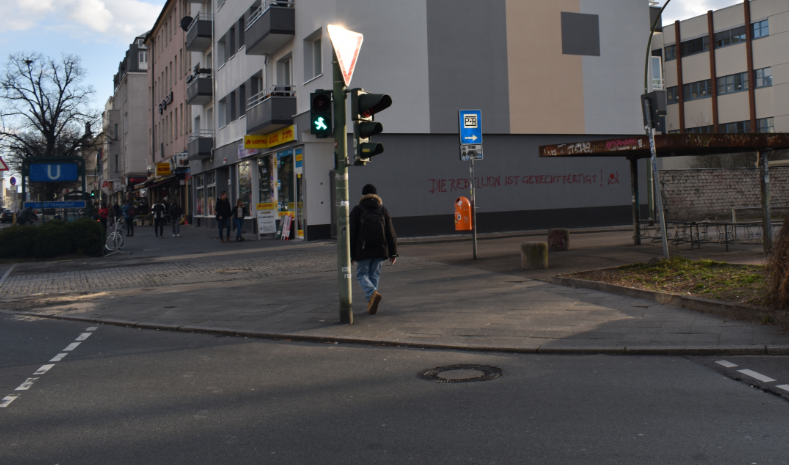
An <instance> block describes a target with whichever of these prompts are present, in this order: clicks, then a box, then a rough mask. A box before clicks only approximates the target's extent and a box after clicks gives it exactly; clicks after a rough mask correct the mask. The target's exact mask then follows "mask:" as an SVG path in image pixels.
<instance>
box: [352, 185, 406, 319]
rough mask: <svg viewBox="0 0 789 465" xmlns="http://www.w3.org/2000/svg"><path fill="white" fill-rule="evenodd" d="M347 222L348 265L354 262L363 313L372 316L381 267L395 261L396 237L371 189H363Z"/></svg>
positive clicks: (374, 310) (374, 189)
mask: <svg viewBox="0 0 789 465" xmlns="http://www.w3.org/2000/svg"><path fill="white" fill-rule="evenodd" d="M348 222H349V223H350V226H351V238H350V239H351V262H352V263H356V279H358V280H359V284H360V285H361V286H362V289H363V290H364V294H365V296H366V297H367V313H369V314H370V315H375V314H376V312H378V305H379V304H380V303H381V299H382V296H381V294H379V293H378V281H379V279H380V277H381V265H382V264H383V262H384V260H386V259H387V258H388V259H389V262H390V263H391V264H392V265H394V264H395V262H396V261H397V234H396V233H395V229H394V225H392V217H391V216H389V211H388V210H387V209H386V207H384V205H383V201H382V200H381V198H380V197H378V191H377V189H376V188H375V186H373V185H372V184H367V185H366V186H364V188H363V189H362V198H361V199H360V200H359V205H357V206H355V207H354V208H353V211H351V214H350V216H349V217H348Z"/></svg>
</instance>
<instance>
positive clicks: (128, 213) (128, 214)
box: [123, 199, 137, 237]
mask: <svg viewBox="0 0 789 465" xmlns="http://www.w3.org/2000/svg"><path fill="white" fill-rule="evenodd" d="M135 216H137V208H135V206H134V202H133V201H132V200H131V199H129V201H128V202H126V205H124V206H123V219H124V220H126V237H131V236H134V217H135Z"/></svg>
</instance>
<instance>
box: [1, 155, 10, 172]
mask: <svg viewBox="0 0 789 465" xmlns="http://www.w3.org/2000/svg"><path fill="white" fill-rule="evenodd" d="M0 171H8V165H6V164H5V161H3V157H0Z"/></svg>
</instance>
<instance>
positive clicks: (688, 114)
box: [652, 0, 789, 133]
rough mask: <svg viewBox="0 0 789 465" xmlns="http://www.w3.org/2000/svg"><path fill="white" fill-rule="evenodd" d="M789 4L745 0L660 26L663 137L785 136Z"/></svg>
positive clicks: (656, 49)
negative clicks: (664, 115) (665, 102)
mask: <svg viewBox="0 0 789 465" xmlns="http://www.w3.org/2000/svg"><path fill="white" fill-rule="evenodd" d="M787 31H789V3H787V2H786V1H784V0H752V1H749V0H745V1H744V3H741V4H737V5H733V6H730V7H728V8H723V9H720V10H717V11H709V12H707V14H706V15H702V16H697V17H695V18H690V19H687V20H685V21H677V22H675V23H674V24H670V25H666V26H664V27H663V33H662V34H658V35H657V36H656V38H655V40H654V42H653V45H652V51H653V55H654V56H659V57H661V58H662V60H663V77H664V85H665V90H666V93H667V99H668V107H667V109H668V115H667V118H666V122H667V130H668V132H669V133H748V132H789V85H787V84H789V55H787V53H786V50H789V33H787Z"/></svg>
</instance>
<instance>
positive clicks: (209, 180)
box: [205, 171, 216, 216]
mask: <svg viewBox="0 0 789 465" xmlns="http://www.w3.org/2000/svg"><path fill="white" fill-rule="evenodd" d="M205 186H206V192H205V193H206V198H205V200H206V210H208V215H209V216H214V203H215V202H216V171H210V172H208V173H206V174H205Z"/></svg>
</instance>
